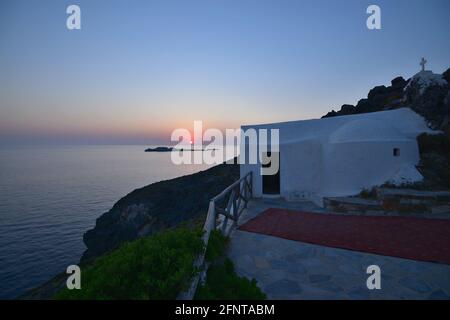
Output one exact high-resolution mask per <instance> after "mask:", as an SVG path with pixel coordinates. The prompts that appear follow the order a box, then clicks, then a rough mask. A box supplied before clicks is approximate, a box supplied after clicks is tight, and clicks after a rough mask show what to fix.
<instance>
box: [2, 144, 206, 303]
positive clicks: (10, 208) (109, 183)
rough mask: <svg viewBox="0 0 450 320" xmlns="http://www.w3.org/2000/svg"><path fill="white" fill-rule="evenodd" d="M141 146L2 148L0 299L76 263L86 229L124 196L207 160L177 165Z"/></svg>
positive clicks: (194, 168)
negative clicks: (147, 151) (145, 150)
mask: <svg viewBox="0 0 450 320" xmlns="http://www.w3.org/2000/svg"><path fill="white" fill-rule="evenodd" d="M144 149H145V147H143V146H82V147H80V146H68V147H39V148H38V147H8V148H5V147H1V148H0V298H14V297H17V296H18V295H20V294H22V293H24V292H25V291H26V290H28V289H30V288H33V287H36V286H38V285H40V284H42V283H43V282H45V281H47V280H49V279H50V278H51V277H52V276H54V275H56V274H57V273H59V272H62V271H64V270H65V268H66V267H67V266H68V265H70V264H74V263H75V264H76V263H78V261H79V258H80V256H81V254H82V253H83V251H84V250H85V246H84V244H83V241H82V236H83V233H84V232H85V231H86V230H88V229H90V228H92V227H93V226H94V225H95V219H96V218H98V217H99V216H100V215H101V214H102V213H104V212H106V211H108V210H109V209H110V208H111V207H112V206H113V204H114V203H115V202H116V201H117V200H119V199H120V198H121V197H123V196H125V195H126V194H128V193H129V192H131V191H132V190H134V189H136V188H139V187H142V186H145V185H148V184H150V183H153V182H156V181H161V180H165V179H170V178H174V177H177V176H182V175H186V174H191V173H194V172H197V171H200V170H204V169H206V168H207V167H208V166H207V165H181V166H177V165H174V164H172V162H171V160H170V153H145V152H144Z"/></svg>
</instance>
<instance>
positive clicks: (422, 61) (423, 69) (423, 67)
mask: <svg viewBox="0 0 450 320" xmlns="http://www.w3.org/2000/svg"><path fill="white" fill-rule="evenodd" d="M427 62H428V61H427V60H425V58H422V60H421V61H420V65H421V66H422V71H425V64H426V63H427Z"/></svg>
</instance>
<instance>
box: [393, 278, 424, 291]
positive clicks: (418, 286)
mask: <svg viewBox="0 0 450 320" xmlns="http://www.w3.org/2000/svg"><path fill="white" fill-rule="evenodd" d="M398 283H399V284H400V285H402V286H404V287H406V288H408V289H411V290H412V291H416V292H418V293H425V292H428V291H431V287H430V286H429V285H428V284H426V283H425V282H424V281H422V280H420V279H417V278H412V277H407V278H403V279H401V280H400V281H399V282H398Z"/></svg>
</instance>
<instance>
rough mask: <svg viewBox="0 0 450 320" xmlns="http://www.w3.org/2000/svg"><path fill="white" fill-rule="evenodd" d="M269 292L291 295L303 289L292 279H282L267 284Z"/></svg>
mask: <svg viewBox="0 0 450 320" xmlns="http://www.w3.org/2000/svg"><path fill="white" fill-rule="evenodd" d="M264 289H265V290H266V291H265V292H266V293H267V294H274V295H290V294H299V293H300V292H301V291H302V288H301V287H300V285H299V284H298V283H297V282H295V281H292V280H288V279H281V280H277V281H275V282H272V283H271V284H269V285H267V286H265V288H264Z"/></svg>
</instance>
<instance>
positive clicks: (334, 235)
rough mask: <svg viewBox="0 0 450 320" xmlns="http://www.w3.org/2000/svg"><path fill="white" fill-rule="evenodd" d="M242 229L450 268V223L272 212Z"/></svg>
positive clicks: (274, 210) (266, 212)
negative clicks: (440, 264) (448, 265)
mask: <svg viewBox="0 0 450 320" xmlns="http://www.w3.org/2000/svg"><path fill="white" fill-rule="evenodd" d="M239 229H240V230H244V231H249V232H255V233H261V234H265V235H270V236H275V237H280V238H285V239H290V240H295V241H301V242H308V243H312V244H318V245H322V246H327V247H335V248H343V249H349V250H356V251H363V252H369V253H375V254H381V255H385V256H393V257H400V258H406V259H413V260H422V261H432V262H438V263H445V264H450V220H443V219H420V218H404V217H370V216H348V215H335V214H322V213H308V212H299V211H292V210H286V209H273V208H271V209H268V210H266V211H265V212H263V213H262V214H260V215H259V216H257V217H256V218H254V219H252V220H250V221H248V222H247V223H245V224H244V225H242V226H241V227H240V228H239Z"/></svg>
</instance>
